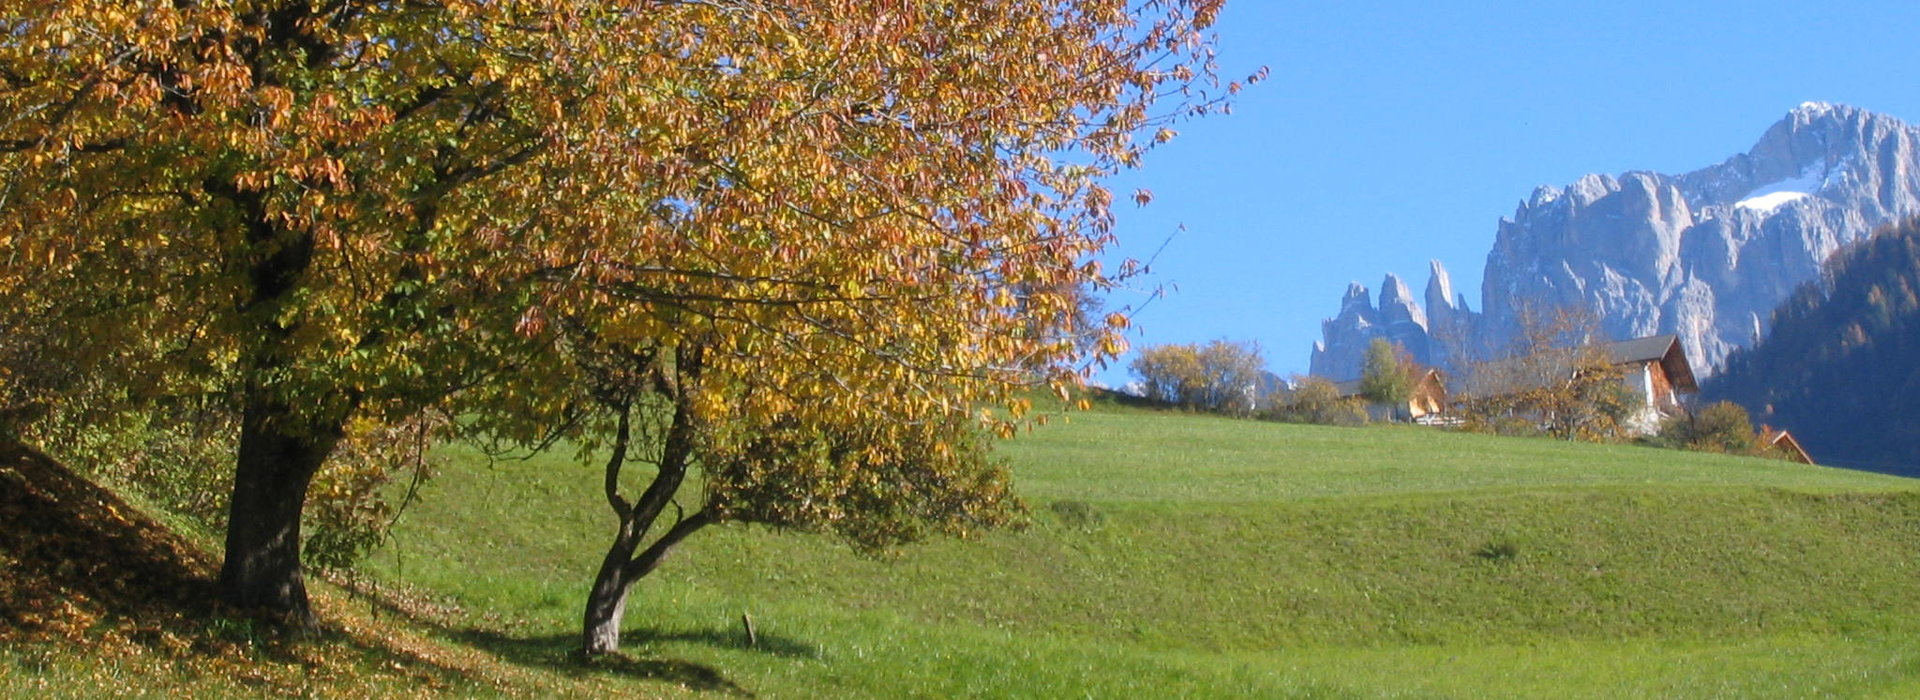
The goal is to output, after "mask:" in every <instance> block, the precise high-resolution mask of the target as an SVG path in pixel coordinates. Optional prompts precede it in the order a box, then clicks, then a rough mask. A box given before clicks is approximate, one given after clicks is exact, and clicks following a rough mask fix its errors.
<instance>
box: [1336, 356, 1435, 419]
mask: <svg viewBox="0 0 1920 700" xmlns="http://www.w3.org/2000/svg"><path fill="white" fill-rule="evenodd" d="M1360 382H1361V380H1359V379H1354V380H1350V381H1344V382H1334V384H1333V388H1335V389H1337V390H1339V392H1340V396H1341V398H1348V397H1357V396H1360ZM1446 408H1447V382H1446V380H1445V377H1444V376H1443V375H1441V374H1440V370H1437V369H1425V370H1422V371H1421V372H1420V374H1419V378H1418V379H1416V380H1415V381H1414V383H1413V394H1412V395H1411V396H1409V397H1408V398H1407V400H1406V401H1405V402H1403V403H1400V404H1397V405H1396V404H1381V403H1372V402H1369V403H1368V405H1367V415H1368V417H1370V418H1372V419H1373V420H1376V421H1387V420H1394V421H1413V422H1415V423H1433V422H1437V421H1439V419H1440V415H1441V413H1442V412H1444V411H1445V410H1446Z"/></svg>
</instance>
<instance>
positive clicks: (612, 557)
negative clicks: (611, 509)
mask: <svg viewBox="0 0 1920 700" xmlns="http://www.w3.org/2000/svg"><path fill="white" fill-rule="evenodd" d="M639 545H640V538H639V537H638V536H637V533H634V528H633V527H632V523H631V522H623V523H621V524H620V536H619V537H617V538H615V539H614V542H613V546H612V547H611V548H608V550H607V556H606V558H605V559H604V560H602V561H601V562H600V573H599V574H598V575H596V576H594V578H593V590H592V591H590V592H588V593H587V614H586V619H585V620H583V624H582V625H581V628H580V629H581V633H582V638H581V642H582V646H581V651H582V653H584V654H585V655H587V656H589V657H593V656H599V655H602V654H611V653H613V652H616V651H619V650H620V622H621V621H622V620H624V619H625V618H626V615H627V590H628V589H630V588H632V587H633V581H632V580H629V579H628V578H627V575H626V568H627V562H628V561H630V560H632V559H633V552H634V550H635V549H638V548H639Z"/></svg>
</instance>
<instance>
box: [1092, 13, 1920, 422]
mask: <svg viewBox="0 0 1920 700" xmlns="http://www.w3.org/2000/svg"><path fill="white" fill-rule="evenodd" d="M1216 29H1217V31H1218V34H1219V42H1218V50H1219V57H1220V64H1221V73H1222V76H1223V77H1239V76H1244V75H1245V74H1247V73H1250V72H1252V71H1253V70H1254V69H1256V68H1258V67H1259V66H1262V65H1264V66H1267V67H1268V68H1270V69H1271V76H1270V78H1269V79H1268V80H1267V82H1265V83H1262V84H1260V85H1258V86H1255V87H1254V88H1252V89H1249V90H1247V91H1245V92H1243V93H1241V96H1240V98H1239V99H1237V100H1236V101H1235V103H1234V107H1233V114H1231V115H1225V116H1214V117H1208V118H1206V119H1202V120H1199V121H1190V122H1186V123H1183V124H1179V125H1176V127H1175V128H1176V129H1178V130H1179V131H1180V137H1179V138H1178V139H1176V140H1175V141H1173V142H1172V143H1170V144H1167V145H1166V146H1163V147H1161V148H1160V149H1159V150H1156V151H1155V152H1154V153H1152V154H1151V155H1150V156H1149V157H1148V159H1147V160H1146V161H1145V167H1144V168H1143V169H1141V170H1139V171H1135V172H1132V173H1129V174H1127V175H1125V176H1123V177H1121V178H1119V179H1117V180H1115V181H1114V182H1113V183H1112V185H1113V187H1114V189H1115V191H1116V193H1117V194H1119V195H1120V197H1119V199H1120V200H1121V201H1127V202H1129V203H1128V204H1125V205H1123V206H1122V207H1121V209H1120V211H1119V216H1120V220H1119V233H1120V237H1121V244H1120V248H1119V250H1118V254H1119V255H1121V256H1123V257H1134V258H1140V259H1145V258H1146V257H1147V256H1149V255H1151V254H1153V252H1154V250H1155V249H1156V248H1158V247H1159V246H1160V245H1161V244H1162V243H1163V242H1166V241H1167V237H1168V236H1169V235H1171V236H1173V238H1172V240H1171V242H1170V243H1168V245H1167V247H1166V250H1165V251H1164V252H1162V253H1161V254H1160V256H1159V258H1158V259H1157V260H1156V261H1155V262H1154V265H1153V267H1152V274H1151V275H1150V276H1148V277H1147V278H1146V279H1144V280H1142V281H1140V282H1139V283H1137V284H1136V285H1134V286H1135V287H1138V288H1140V289H1142V290H1144V289H1146V288H1149V287H1152V286H1155V285H1161V286H1165V287H1167V288H1168V294H1167V296H1166V297H1164V298H1161V299H1159V300H1156V301H1153V302H1152V303H1151V304H1150V305H1148V306H1147V307H1146V308H1145V309H1144V310H1143V311H1142V312H1141V313H1139V314H1138V315H1137V316H1136V317H1135V323H1136V331H1135V332H1134V333H1133V334H1132V335H1130V336H1129V339H1130V340H1131V341H1132V343H1133V344H1134V345H1135V346H1136V347H1138V346H1140V345H1142V344H1161V343H1184V342H1199V341H1205V340H1209V339H1212V338H1222V337H1224V338H1229V339H1234V340H1252V341H1256V342H1258V343H1259V344H1260V345H1261V347H1262V350H1263V352H1264V354H1265V356H1266V358H1267V362H1268V368H1269V369H1271V370H1273V371H1274V372H1277V373H1279V374H1281V375H1283V376H1284V375H1288V374H1292V373H1295V372H1299V373H1304V372H1305V371H1306V369H1307V357H1308V352H1309V349H1310V348H1311V345H1312V343H1313V341H1314V340H1316V339H1318V338H1319V332H1320V321H1321V319H1323V318H1326V317H1329V316H1332V315H1334V314H1335V313H1336V312H1338V311H1339V308H1338V307H1339V300H1340V295H1341V293H1342V292H1344V291H1345V289H1346V287H1347V284H1348V283H1349V282H1355V281H1357V282H1360V283H1362V284H1365V285H1367V287H1368V288H1369V289H1370V290H1372V292H1373V293H1374V295H1375V298H1376V299H1377V298H1378V294H1379V284H1380V279H1381V277H1382V276H1384V274H1385V273H1387V272H1390V271H1391V272H1397V273H1399V274H1400V276H1401V277H1402V278H1403V279H1405V280H1406V281H1407V284H1408V285H1409V286H1411V287H1412V288H1413V292H1414V293H1415V294H1416V295H1418V294H1420V293H1421V292H1422V291H1423V290H1424V288H1425V285H1426V281H1427V272H1426V271H1427V261H1428V260H1429V259H1439V260H1440V261H1441V262H1442V263H1444V264H1445V265H1446V266H1447V268H1448V270H1449V271H1450V272H1451V273H1452V277H1453V283H1454V289H1455V291H1456V292H1460V293H1464V294H1466V295H1467V299H1468V300H1469V303H1470V304H1471V305H1472V306H1473V308H1474V309H1476V310H1478V309H1480V307H1481V305H1480V276H1481V268H1482V266H1483V263H1484V261H1485V258H1486V253H1487V250H1488V248H1489V247H1491V245H1492V243H1493V236H1494V232H1495V226H1496V223H1497V221H1498V220H1499V218H1500V217H1502V216H1510V215H1512V213H1513V210H1514V207H1515V205H1516V204H1517V203H1518V202H1519V201H1520V200H1522V199H1524V198H1526V197H1527V195H1528V194H1529V193H1531V192H1532V191H1533V188H1534V187H1536V186H1539V185H1565V184H1567V183H1570V182H1572V181H1573V180H1575V179H1577V178H1579V177H1580V176H1581V175H1583V174H1586V173H1590V172H1600V173H1620V172H1624V171H1628V170H1653V171H1658V172H1665V173H1680V172H1686V171H1689V170H1693V169H1696V168H1701V167H1705V166H1708V165H1712V164H1714V163H1718V162H1720V161H1721V160H1723V159H1725V158H1726V157H1728V156H1731V155H1733V154H1735V153H1742V152H1745V151H1746V150H1747V149H1748V148H1750V147H1752V146H1753V143H1754V142H1755V141H1756V140H1758V139H1759V137H1760V135H1761V133H1762V132H1764V131H1765V130H1766V129H1767V127H1769V126H1771V125H1772V124H1773V123H1774V122H1775V121H1778V120H1779V119H1780V118H1781V117H1783V116H1785V115H1786V113H1787V112H1788V111H1789V110H1791V109H1793V108H1794V106H1795V105H1798V104H1799V103H1801V102H1804V101H1810V100H1813V101H1826V102H1837V103H1842V104H1849V105H1853V106H1856V107H1861V108H1864V109H1868V110H1873V111H1876V112H1881V113H1885V114H1890V115H1892V116H1895V117H1899V118H1901V119H1904V120H1907V121H1920V41H1916V37H1920V2H1914V1H1913V0H1885V1H1881V2H1861V1H1849V0H1838V1H1825V2H1823V1H1809V0H1798V1H1796V2H1776V1H1773V0H1753V1H1747V2H1687V1H1685V0H1668V1H1666V2H1639V1H1621V0H1615V1H1611V2H1600V3H1572V2H1430V1H1426V2H1364V1H1362V2H1351V3H1295V2H1277V1H1275V0H1228V3H1227V9H1226V11H1225V12H1223V13H1222V14H1221V16H1220V22H1219V25H1218V26H1217V27H1216ZM1136 187H1146V188H1148V189H1151V190H1152V191H1153V193H1154V195H1155V199H1154V201H1153V203H1152V204H1150V205H1148V206H1147V207H1145V208H1138V209H1136V208H1134V207H1133V205H1132V204H1131V203H1130V198H1128V197H1127V194H1128V193H1131V192H1132V191H1133V189H1134V188H1136ZM1183 226H1184V230H1182V231H1179V232H1178V233H1177V234H1176V233H1175V231H1176V229H1179V228H1180V227H1183ZM1142 301H1143V295H1142V294H1140V293H1137V292H1121V293H1118V294H1116V295H1115V296H1114V297H1113V298H1112V300H1111V305H1112V306H1116V307H1117V306H1122V305H1134V306H1139V305H1140V303H1141V302H1142ZM1129 360H1130V357H1129V358H1122V360H1121V361H1120V362H1119V363H1117V364H1116V365H1115V366H1114V367H1112V368H1110V369H1109V370H1108V371H1106V372H1104V373H1101V374H1100V375H1098V376H1097V377H1096V379H1098V380H1100V381H1104V382H1106V383H1108V384H1111V385H1119V384H1121V383H1124V382H1125V381H1127V379H1128V377H1127V372H1126V369H1125V364H1126V362H1127V361H1129Z"/></svg>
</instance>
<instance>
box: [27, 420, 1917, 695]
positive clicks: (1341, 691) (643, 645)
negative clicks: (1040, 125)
mask: <svg viewBox="0 0 1920 700" xmlns="http://www.w3.org/2000/svg"><path fill="white" fill-rule="evenodd" d="M1004 453H1005V454H1006V455H1007V457H1008V458H1009V459H1010V460H1011V461H1012V464H1013V466H1014V470H1015V474H1016V479H1017V486H1018V488H1019V490H1020V491H1021V492H1022V493H1023V494H1024V495H1025V496H1026V498H1027V500H1028V502H1029V505H1030V506H1031V507H1032V515H1031V522H1030V524H1029V526H1028V527H1026V528H1024V529H1021V530H1017V531H1008V532H997V533H990V534H987V535H985V536H983V537H980V538H978V539H975V540H970V541H939V542H933V543H928V544H926V545H922V546H915V547H911V548H908V549H906V550H904V551H902V552H900V553H898V554H897V555H896V556H893V557H889V558H885V559H881V560H875V559H868V558H862V557H858V556H855V555H853V554H852V553H851V552H849V551H848V550H847V549H846V548H845V547H843V546H841V545H839V544H837V543H835V542H833V541H831V540H829V539H825V538H821V537H818V536H812V535H804V534H795V533H784V532H778V531H773V530H770V529H768V528H764V527H740V526H727V527H722V528H718V529H714V530H709V531H706V532H702V533H700V534H699V535H697V536H696V537H694V538H693V539H691V540H689V542H688V544H687V545H686V547H685V548H684V549H683V551H682V552H681V553H680V554H679V555H678V556H677V557H676V558H674V559H672V560H670V561H669V562H668V563H667V564H666V566H665V567H663V569H662V571H661V572H660V573H659V574H658V575H656V576H655V577H654V578H651V579H648V580H646V581H643V582H642V583H641V585H640V587H639V588H638V589H637V590H636V591H635V595H634V599H633V602H632V605H631V606H630V608H629V611H628V622H629V625H628V649H629V651H630V652H632V656H631V658H630V659H628V660H626V661H624V662H621V663H617V664H612V665H610V666H609V667H606V668H602V669H598V670H595V671H587V672H583V671H579V670H575V669H573V668H572V667H570V666H568V665H567V663H566V658H565V657H566V654H567V652H568V651H569V650H570V649H571V648H573V647H575V646H577V643H576V642H575V639H574V635H575V634H576V627H577V624H578V623H577V618H578V616H579V614H580V611H579V608H580V605H581V601H582V598H583V596H584V592H585V590H586V587H587V584H588V582H589V577H590V576H591V572H592V569H593V566H594V565H595V564H596V563H597V560H598V557H599V556H600V553H601V551H602V548H603V547H604V546H605V544H606V543H607V541H608V538H609V537H610V534H611V530H610V529H611V527H612V519H611V516H610V515H609V514H608V513H606V512H605V505H604V504H603V503H602V501H601V499H600V497H599V495H598V483H599V482H598V475H597V472H596V470H595V469H594V468H593V467H592V466H589V465H582V464H579V463H577V462H576V461H575V460H573V459H572V458H571V457H570V456H548V457H540V458H536V459H532V460H525V461H501V462H490V461H488V460H486V459H484V458H481V457H480V456H478V455H477V454H474V453H472V452H468V451H464V450H461V449H458V448H449V450H448V451H447V456H448V457H449V465H448V468H447V469H446V470H445V471H444V473H442V474H441V475H440V476H439V477H438V478H437V479H435V480H434V481H432V482H430V484H429V485H428V488H427V491H426V493H425V500H424V501H423V502H421V503H419V504H418V505H416V506H415V507H414V508H413V509H412V510H410V511H408V512H407V513H406V515H405V517H404V518H403V520H402V521H401V524H400V528H399V531H398V532H397V533H396V538H395V541H394V543H393V544H392V545H391V546H389V547H388V548H386V549H384V550H383V551H381V552H380V553H379V554H377V555H376V557H375V560H374V561H373V562H372V563H371V565H370V569H371V572H370V573H371V575H372V576H373V577H374V579H376V580H377V581H379V582H381V583H382V584H384V585H385V586H386V588H385V589H384V590H385V591H386V593H383V594H380V595H376V596H372V597H371V598H369V597H368V596H361V597H358V598H353V599H342V598H340V597H332V598H329V599H327V600H323V601H322V602H321V606H322V608H323V614H327V615H331V616H340V615H342V614H345V615H350V616H353V615H359V617H354V618H353V619H356V620H360V621H361V622H360V624H366V625H380V624H395V621H401V620H405V621H407V622H405V623H404V625H405V630H406V632H407V634H410V635H415V636H416V637H417V638H418V639H419V640H421V641H420V642H419V643H420V644H426V645H430V646H432V648H435V649H439V650H440V651H438V652H435V654H438V655H439V656H440V657H449V658H457V659H467V661H464V662H462V663H458V664H456V663H442V664H440V665H439V666H438V667H437V668H449V667H451V668H469V667H471V668H476V669H483V670H484V673H483V674H482V676H483V677H484V678H485V679H486V680H482V681H471V682H459V681H457V680H441V681H439V682H440V683H441V684H442V686H443V687H445V688H447V689H449V690H450V691H451V692H453V693H455V694H458V695H470V694H475V693H481V694H486V693H501V694H507V695H552V694H558V695H571V696H600V695H606V694H611V693H615V692H631V693H637V694H639V695H641V696H643V697H653V696H658V697H683V696H690V697H731V696H736V695H740V694H744V693H751V694H753V695H755V696H757V697H763V698H788V697H792V698H810V697H872V698H896V697H927V698H940V697H1031V698H1056V697H1126V698H1133V697H1280V698H1289V697H1298V698H1350V697H1353V698H1362V697H1401V698H1407V697H1413V698H1440V697H1461V698H1466V697H1473V698H1480V697H1595V698H1602V697H1605V698H1613V697H1742V698H1745V697H1780V698H1788V697H1793V698H1798V697H1808V696H1817V695H1822V694H1827V695H1837V696H1843V697H1888V698H1895V697H1910V696H1914V695H1915V694H1917V693H1920V642H1916V641H1913V640H1915V639H1917V638H1920V637H1916V635H1915V634H1914V633H1915V632H1916V631H1920V619H1916V616H1915V615H1914V614H1913V613H1912V612H1911V609H1912V601H1915V600H1920V575H1916V574H1920V571H1916V570H1915V565H1914V563H1913V562H1916V561H1920V488H1916V486H1920V482H1915V481H1911V480H1903V479H1897V478H1893V477H1886V476H1881V475H1875V474H1869V473H1864V472H1851V471H1843V470H1834V469H1824V468H1816V467H1806V466H1802V465H1792V464H1787V463H1783V462H1769V461H1759V460H1752V459H1743V458H1730V457H1719V456H1713V455H1699V454H1689V453H1681V452H1673V451H1663V450H1651V449H1643V448H1629V447H1594V446H1588V445H1571V444H1563V443H1555V442H1550V441H1543V440H1515V439H1500V438H1489V437H1483V436H1473V435H1457V434H1448V433H1441V432H1436V431H1431V430H1423V429H1411V428H1407V429H1395V428H1367V429H1338V428H1315V427H1304V426H1288V425H1278V424H1269V423H1256V422H1248V421H1234V420H1225V419H1217V418H1208V417H1195V416H1183V415H1176V414H1163V413H1154V412H1144V411H1124V410H1116V411H1101V412H1095V413H1087V414H1076V415H1074V416H1073V418H1072V420H1071V421H1070V422H1068V423H1066V424H1061V423H1058V422H1056V423H1055V424H1054V425H1052V426H1049V427H1045V428H1041V429H1039V430H1036V431H1034V432H1032V433H1031V434H1027V435H1023V436H1021V437H1020V438H1018V439H1016V440H1014V441H1012V442H1010V443H1008V444H1006V445H1004ZM368 600H375V601H381V600H394V601H398V602H399V603H400V607H401V608H402V609H403V610H404V611H407V613H408V614H407V615H405V616H395V615H392V614H390V613H391V611H389V614H386V615H385V616H384V617H382V616H381V615H376V614H373V613H374V612H377V611H379V610H381V609H383V608H381V607H379V605H378V604H375V605H372V606H371V607H369V605H368V602H367V601H368ZM363 609H364V610H366V611H369V612H367V613H365V614H364V615H363V614H361V613H355V612H353V611H355V610H363ZM742 614H750V615H751V616H752V617H753V619H754V621H755V622H756V625H757V626H758V629H759V631H760V633H761V644H760V646H759V647H757V648H748V647H747V646H746V645H745V644H744V642H743V635H742V633H741V631H740V617H741V615H742ZM10 653H12V652H7V653H0V690H6V689H9V688H18V687H24V686H19V685H17V683H18V679H21V678H31V677H32V676H31V675H28V674H29V673H31V672H32V671H31V669H28V667H29V665H30V664H28V663H26V662H22V661H19V660H18V658H20V656H19V654H13V655H12V656H11V657H10V656H9V654H10ZM363 657H364V655H362V656H360V657H354V658H363ZM9 658H13V659H15V660H14V661H13V662H12V665H11V666H9V665H8V664H7V659H9ZM436 658H438V657H436ZM353 663H360V662H353ZM346 667H347V668H353V667H354V665H353V664H352V663H350V664H348V665H347V666H346ZM20 669H28V671H27V672H24V673H23V672H22V671H21V670H20ZM79 673H80V672H79V671H78V670H75V671H71V672H68V675H69V676H72V675H79ZM8 674H11V675H8ZM433 677H435V678H442V677H443V676H440V675H436V676H433ZM452 678H453V679H459V678H463V676H460V675H459V674H458V673H455V674H453V676H452ZM463 683H464V684H463ZM336 690H337V689H336ZM415 690H419V688H415ZM334 694H338V693H337V692H336V693H334ZM368 694H379V693H378V692H372V691H369V692H368Z"/></svg>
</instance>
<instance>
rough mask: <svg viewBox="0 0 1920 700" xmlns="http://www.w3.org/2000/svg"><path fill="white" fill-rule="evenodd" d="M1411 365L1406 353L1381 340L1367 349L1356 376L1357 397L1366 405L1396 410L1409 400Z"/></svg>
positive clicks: (1412, 382) (1411, 387)
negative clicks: (1370, 403) (1361, 398)
mask: <svg viewBox="0 0 1920 700" xmlns="http://www.w3.org/2000/svg"><path fill="white" fill-rule="evenodd" d="M1415 371H1416V369H1415V364H1414V362H1413V358H1411V357H1408V356H1407V354H1406V351H1405V350H1404V349H1402V348H1400V347H1398V346H1396V345H1394V344H1393V343H1391V342H1389V341H1387V339H1385V338H1374V339H1373V342H1372V343H1369V344H1368V345H1367V357H1366V363H1365V364H1364V365H1363V366H1362V368H1361V372H1360V395H1361V396H1364V397H1366V399H1367V400H1368V401H1372V402H1374V403H1377V404H1387V405H1389V406H1400V405H1403V404H1405V403H1406V402H1407V400H1408V399H1411V398H1413V388H1414V381H1415V379H1414V374H1413V373H1414V372H1415Z"/></svg>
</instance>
